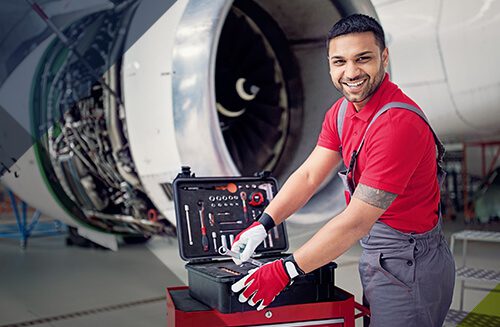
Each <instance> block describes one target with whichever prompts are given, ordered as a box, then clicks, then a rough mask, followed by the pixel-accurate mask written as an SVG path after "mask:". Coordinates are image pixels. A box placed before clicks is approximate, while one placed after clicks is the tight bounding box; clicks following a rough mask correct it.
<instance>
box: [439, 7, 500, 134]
mask: <svg viewBox="0 0 500 327" xmlns="http://www.w3.org/2000/svg"><path fill="white" fill-rule="evenodd" d="M499 12H500V2H498V1H460V5H457V3H456V1H450V0H446V1H443V16H442V19H441V20H442V23H441V27H440V31H439V34H440V40H441V48H442V52H443V59H444V62H445V65H446V71H447V76H448V81H449V85H450V90H451V93H452V95H453V97H454V98H455V103H456V105H457V108H458V111H459V112H460V113H461V115H462V117H463V118H464V119H465V120H466V121H467V122H468V123H470V124H471V125H472V126H476V127H477V128H478V130H481V131H482V132H489V133H492V132H496V133H499V132H500V127H499V126H498V119H499V118H500V111H499V107H498V103H499V97H500V96H499V94H500V65H498V64H497V61H498V57H499V55H500V44H499V43H498V39H499V38H498V36H499V34H498V31H500V19H499V15H498V13H499Z"/></svg>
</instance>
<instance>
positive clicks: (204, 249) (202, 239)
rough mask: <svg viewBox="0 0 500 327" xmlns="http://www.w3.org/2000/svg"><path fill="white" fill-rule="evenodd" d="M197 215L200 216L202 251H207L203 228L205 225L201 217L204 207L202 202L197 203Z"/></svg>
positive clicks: (206, 239) (204, 228)
mask: <svg viewBox="0 0 500 327" xmlns="http://www.w3.org/2000/svg"><path fill="white" fill-rule="evenodd" d="M198 207H199V209H198V213H199V214H200V224H201V245H202V247H203V251H205V252H207V251H208V236H207V229H206V227H205V223H204V222H203V216H204V215H205V205H204V203H203V201H198Z"/></svg>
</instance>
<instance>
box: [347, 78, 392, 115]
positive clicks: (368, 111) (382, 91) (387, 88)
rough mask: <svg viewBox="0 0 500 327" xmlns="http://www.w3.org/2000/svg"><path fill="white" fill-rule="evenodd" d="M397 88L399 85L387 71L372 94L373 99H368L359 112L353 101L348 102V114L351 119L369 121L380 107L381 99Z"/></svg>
mask: <svg viewBox="0 0 500 327" xmlns="http://www.w3.org/2000/svg"><path fill="white" fill-rule="evenodd" d="M395 88H397V86H396V85H395V84H393V83H392V82H391V81H390V80H389V74H388V73H385V76H384V79H383V80H382V83H380V86H379V87H378V89H377V90H376V91H375V93H374V94H373V95H372V97H371V99H370V100H368V102H367V103H366V105H365V106H364V107H363V108H362V109H361V110H360V111H359V112H357V111H356V109H354V105H353V104H352V103H351V102H349V103H348V106H347V108H348V111H347V116H348V117H349V118H351V119H352V118H354V117H356V118H358V119H361V120H363V121H365V122H367V121H368V120H369V119H370V118H371V117H372V116H373V114H374V113H375V111H376V110H378V109H379V108H380V101H381V100H382V99H384V98H387V97H388V95H389V94H391V93H392V92H391V91H393V90H394V89H395Z"/></svg>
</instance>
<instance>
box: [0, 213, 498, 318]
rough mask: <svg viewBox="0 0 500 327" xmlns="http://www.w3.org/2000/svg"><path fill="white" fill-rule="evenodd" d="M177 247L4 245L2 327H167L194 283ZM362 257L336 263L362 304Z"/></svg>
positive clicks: (160, 243)
mask: <svg viewBox="0 0 500 327" xmlns="http://www.w3.org/2000/svg"><path fill="white" fill-rule="evenodd" d="M319 227H320V226H317V227H316V229H317V228H319ZM467 227H470V226H465V225H463V224H462V223H458V222H446V223H445V232H446V234H447V235H448V237H449V235H450V234H451V233H452V232H455V231H458V230H462V229H465V228H467ZM490 227H491V228H490V229H498V227H499V226H498V225H494V226H490ZM476 228H477V227H476ZM483 228H484V227H483ZM302 230H303V227H300V226H292V225H290V226H289V233H290V234H291V235H294V236H293V237H291V239H290V243H291V246H290V251H293V250H295V249H296V248H297V247H299V246H300V245H301V244H303V243H304V242H305V241H306V240H307V239H308V238H309V237H310V236H311V235H312V234H313V233H314V232H315V228H308V230H307V231H306V232H305V231H302ZM299 231H302V232H299ZM176 242H177V240H174V239H161V238H156V239H154V240H153V241H151V242H149V243H148V244H147V245H134V246H122V247H121V248H120V250H119V251H117V252H112V251H106V250H98V249H82V248H77V247H68V246H66V245H65V238H64V236H57V237H46V238H34V239H31V240H30V241H29V245H28V248H27V249H26V250H24V251H23V250H21V249H20V247H19V242H18V241H17V240H9V239H0V327H3V326H7V325H13V326H16V325H17V326H21V323H28V322H33V323H32V324H30V325H32V326H43V327H46V326H55V327H63V326H77V327H79V326H82V327H83V326H96V327H97V326H122V327H127V326H165V325H166V317H165V315H166V309H165V300H164V297H165V291H164V290H165V288H166V287H169V286H177V285H183V284H185V281H186V279H187V275H186V272H185V270H184V262H182V260H181V259H180V258H179V255H178V247H177V244H176ZM459 248H460V244H458V247H457V249H456V251H455V258H456V261H457V265H460V262H461V261H460V260H461V257H460V251H459V250H460V249H459ZM499 250H500V244H481V243H474V244H472V245H471V246H470V247H469V259H470V260H469V263H470V264H471V265H475V266H479V267H483V268H490V269H497V270H500V260H499V259H500V256H499V253H500V251H499ZM360 253H361V248H360V247H359V246H358V245H356V246H354V247H353V248H351V249H350V250H349V251H348V252H347V253H345V254H344V255H343V256H341V257H340V258H338V260H336V262H337V263H338V265H339V268H338V269H337V271H336V284H337V286H339V287H341V288H343V289H345V290H346V291H349V292H350V293H352V294H354V295H355V297H356V300H357V301H358V302H360V301H361V284H360V282H359V274H358V268H357V263H358V259H359V255H360ZM482 286H486V287H490V288H493V287H494V286H495V285H491V284H489V285H488V284H483V285H482ZM485 295H486V292H481V291H474V290H467V291H466V296H465V309H466V310H471V309H472V308H474V307H475V306H476V305H477V304H478V303H479V302H480V301H481V300H482V299H483V298H484V296H485ZM458 296H459V285H458V284H457V287H456V289H455V297H454V302H453V304H452V308H455V309H457V308H458ZM25 325H27V324H25ZM357 325H358V326H360V325H361V324H360V322H358V324H357Z"/></svg>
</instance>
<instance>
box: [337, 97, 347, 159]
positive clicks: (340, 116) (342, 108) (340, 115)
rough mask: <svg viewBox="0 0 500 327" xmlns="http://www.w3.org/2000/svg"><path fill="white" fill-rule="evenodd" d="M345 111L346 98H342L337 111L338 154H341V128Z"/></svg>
mask: <svg viewBox="0 0 500 327" xmlns="http://www.w3.org/2000/svg"><path fill="white" fill-rule="evenodd" d="M346 111H347V99H346V98H344V100H342V103H341V104H340V109H339V111H338V112H337V133H338V135H339V141H340V149H341V151H340V154H342V128H343V127H344V118H345V113H346Z"/></svg>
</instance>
